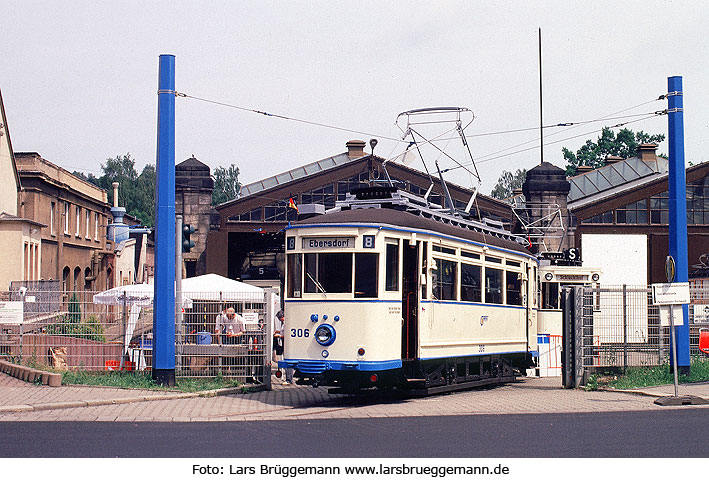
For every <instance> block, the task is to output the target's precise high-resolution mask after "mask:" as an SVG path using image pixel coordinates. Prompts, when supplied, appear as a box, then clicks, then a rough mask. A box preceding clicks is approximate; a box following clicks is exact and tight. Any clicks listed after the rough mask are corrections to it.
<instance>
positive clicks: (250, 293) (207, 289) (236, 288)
mask: <svg viewBox="0 0 709 487" xmlns="http://www.w3.org/2000/svg"><path fill="white" fill-rule="evenodd" d="M182 296H183V297H189V298H191V299H193V300H194V299H203V300H207V301H221V300H227V301H247V302H249V301H253V302H257V303H258V302H263V296H264V290H263V289H261V288H260V287H257V286H252V285H251V284H246V283H245V282H241V281H235V280H234V279H229V278H227V277H224V276H220V275H218V274H205V275H203V276H197V277H190V278H188V279H183V280H182Z"/></svg>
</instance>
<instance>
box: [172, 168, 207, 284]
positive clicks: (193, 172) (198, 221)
mask: <svg viewBox="0 0 709 487" xmlns="http://www.w3.org/2000/svg"><path fill="white" fill-rule="evenodd" d="M213 189H214V181H213V180H212V177H211V171H210V169H209V166H207V165H206V164H204V163H203V162H200V161H198V160H197V159H195V158H194V156H193V157H191V158H189V159H187V160H185V161H183V162H181V163H179V164H178V165H177V166H175V213H177V214H181V215H182V217H183V222H184V224H185V225H192V226H193V227H194V228H195V229H196V230H197V232H196V233H194V234H193V235H192V241H193V242H194V243H195V246H194V247H193V248H192V250H191V252H189V253H185V254H183V265H184V268H183V276H185V277H192V276H200V275H203V274H206V273H207V266H206V253H205V249H206V247H207V235H208V234H209V230H210V219H211V218H212V216H211V213H212V190H213Z"/></svg>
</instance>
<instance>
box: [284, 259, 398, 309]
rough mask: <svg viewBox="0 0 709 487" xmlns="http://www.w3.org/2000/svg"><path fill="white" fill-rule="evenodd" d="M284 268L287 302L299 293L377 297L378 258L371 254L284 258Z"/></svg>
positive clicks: (299, 295) (299, 294)
mask: <svg viewBox="0 0 709 487" xmlns="http://www.w3.org/2000/svg"><path fill="white" fill-rule="evenodd" d="M353 264H354V265H353ZM287 265H288V281H287V285H288V290H287V292H288V297H289V298H300V297H302V294H301V292H302V291H304V292H306V293H321V294H327V293H340V294H343V293H346V294H349V293H353V291H354V293H353V294H354V297H355V298H376V297H377V296H378V295H379V272H378V271H379V254H377V253H374V252H362V253H359V252H358V253H354V254H353V253H351V252H322V253H306V254H288V258H287ZM395 279H396V277H395ZM397 280H398V279H397Z"/></svg>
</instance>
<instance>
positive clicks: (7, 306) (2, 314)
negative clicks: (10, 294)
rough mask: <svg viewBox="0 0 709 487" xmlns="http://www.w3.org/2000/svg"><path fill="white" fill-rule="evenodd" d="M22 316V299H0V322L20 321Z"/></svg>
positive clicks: (15, 322) (6, 323)
mask: <svg viewBox="0 0 709 487" xmlns="http://www.w3.org/2000/svg"><path fill="white" fill-rule="evenodd" d="M23 318H24V316H23V303H22V301H0V324H3V325H9V324H17V323H22V321H23Z"/></svg>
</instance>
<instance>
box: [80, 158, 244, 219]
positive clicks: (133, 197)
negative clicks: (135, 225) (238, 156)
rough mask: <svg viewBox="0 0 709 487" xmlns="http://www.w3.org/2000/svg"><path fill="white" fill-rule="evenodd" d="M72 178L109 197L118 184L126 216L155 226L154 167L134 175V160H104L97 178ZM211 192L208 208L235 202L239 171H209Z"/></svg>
mask: <svg viewBox="0 0 709 487" xmlns="http://www.w3.org/2000/svg"><path fill="white" fill-rule="evenodd" d="M73 174H74V175H75V176H78V177H80V178H81V179H83V180H85V181H88V182H89V183H92V184H95V185H96V186H98V187H99V188H102V189H105V190H106V191H107V192H108V193H109V195H112V194H113V182H114V181H115V182H117V183H118V184H119V187H118V191H119V198H118V202H119V204H120V205H121V206H123V207H125V209H126V211H127V213H128V214H130V215H133V216H134V217H136V218H138V219H140V220H141V223H142V224H143V225H145V226H148V227H152V226H153V225H155V181H156V170H155V165H154V164H146V165H145V167H144V168H143V171H142V172H141V173H140V174H138V171H137V170H136V169H135V160H133V159H132V158H131V155H130V154H126V155H124V156H116V157H112V158H108V159H106V162H105V163H104V164H101V175H100V176H96V175H94V174H92V173H89V174H84V173H82V172H79V171H74V173H73ZM213 177H214V191H213V192H212V204H213V205H218V204H221V203H224V202H226V201H231V200H233V199H236V197H237V195H238V194H239V190H240V189H241V183H239V168H238V167H236V165H235V164H232V165H231V166H229V167H226V168H225V167H221V166H220V167H217V168H216V169H215V170H214V171H213Z"/></svg>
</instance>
